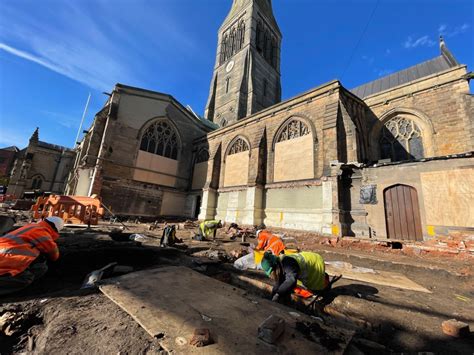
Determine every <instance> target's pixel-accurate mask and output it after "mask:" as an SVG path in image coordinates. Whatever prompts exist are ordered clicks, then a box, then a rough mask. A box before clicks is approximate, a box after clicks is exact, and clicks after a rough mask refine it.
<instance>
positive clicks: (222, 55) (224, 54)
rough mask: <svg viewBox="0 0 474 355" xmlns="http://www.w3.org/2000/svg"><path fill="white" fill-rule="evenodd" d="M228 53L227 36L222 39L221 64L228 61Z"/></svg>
mask: <svg viewBox="0 0 474 355" xmlns="http://www.w3.org/2000/svg"><path fill="white" fill-rule="evenodd" d="M226 52H227V35H225V36H224V37H223V39H222V44H221V64H222V63H224V62H225V61H226V59H227V58H226Z"/></svg>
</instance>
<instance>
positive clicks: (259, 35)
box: [255, 20, 264, 53]
mask: <svg viewBox="0 0 474 355" xmlns="http://www.w3.org/2000/svg"><path fill="white" fill-rule="evenodd" d="M263 33H264V28H263V24H262V21H261V20H258V21H257V29H256V36H255V47H256V48H257V51H258V52H259V53H262V50H263V42H264V39H263Z"/></svg>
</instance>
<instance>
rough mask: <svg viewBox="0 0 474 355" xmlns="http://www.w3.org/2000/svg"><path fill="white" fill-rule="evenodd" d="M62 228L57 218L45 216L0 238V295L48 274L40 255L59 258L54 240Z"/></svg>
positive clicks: (43, 259)
mask: <svg viewBox="0 0 474 355" xmlns="http://www.w3.org/2000/svg"><path fill="white" fill-rule="evenodd" d="M63 227H64V221H63V220H62V219H61V218H60V217H47V218H46V219H44V220H42V221H40V222H38V223H30V224H27V225H25V226H23V227H21V228H18V229H16V230H14V231H11V232H9V233H8V234H5V235H3V236H0V295H6V294H9V293H13V292H16V291H19V290H22V289H24V288H25V287H27V286H29V285H30V284H31V283H32V282H33V281H34V280H36V279H38V278H40V277H42V276H43V275H44V274H45V273H46V271H48V266H47V264H46V260H45V258H44V257H43V256H46V257H47V258H48V259H49V260H51V261H56V260H58V259H59V250H58V246H57V244H56V240H57V239H58V238H59V233H58V232H59V231H60V230H61V229H62V228H63Z"/></svg>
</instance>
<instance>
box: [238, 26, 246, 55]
mask: <svg viewBox="0 0 474 355" xmlns="http://www.w3.org/2000/svg"><path fill="white" fill-rule="evenodd" d="M244 42H245V22H244V20H241V21H240V23H239V50H240V49H242V47H243V46H244Z"/></svg>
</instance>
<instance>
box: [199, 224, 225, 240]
mask: <svg viewBox="0 0 474 355" xmlns="http://www.w3.org/2000/svg"><path fill="white" fill-rule="evenodd" d="M219 228H222V222H221V221H218V220H206V221H204V222H202V223H201V224H200V225H199V230H198V234H197V236H196V237H197V238H199V239H198V240H206V239H209V237H210V236H211V234H212V240H215V239H216V233H217V230H218V229H219Z"/></svg>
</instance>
